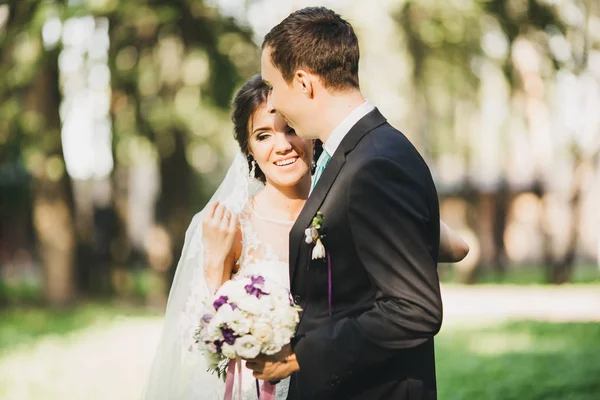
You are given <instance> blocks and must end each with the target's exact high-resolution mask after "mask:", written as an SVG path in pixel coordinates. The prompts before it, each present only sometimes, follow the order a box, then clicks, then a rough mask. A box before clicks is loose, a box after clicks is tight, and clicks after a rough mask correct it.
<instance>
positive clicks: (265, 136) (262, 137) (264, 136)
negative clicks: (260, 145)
mask: <svg viewBox="0 0 600 400" xmlns="http://www.w3.org/2000/svg"><path fill="white" fill-rule="evenodd" d="M268 137H269V135H268V134H266V133H261V134H259V135H256V140H258V141H259V142H262V141H263V140H265V139H267V138H268Z"/></svg>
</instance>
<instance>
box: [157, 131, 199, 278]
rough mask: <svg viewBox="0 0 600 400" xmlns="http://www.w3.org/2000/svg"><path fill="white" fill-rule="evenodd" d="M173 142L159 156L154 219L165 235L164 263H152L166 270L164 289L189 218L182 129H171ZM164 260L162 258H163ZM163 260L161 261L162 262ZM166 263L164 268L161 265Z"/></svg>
mask: <svg viewBox="0 0 600 400" xmlns="http://www.w3.org/2000/svg"><path fill="white" fill-rule="evenodd" d="M173 135H174V141H175V146H174V150H173V152H172V153H171V154H170V155H168V156H166V157H164V158H162V159H161V163H160V185H161V186H160V194H159V198H158V201H157V204H156V221H157V224H159V226H162V227H163V228H164V229H165V230H166V232H167V233H168V236H169V250H170V254H169V257H168V265H154V264H153V263H152V262H151V264H152V267H153V268H154V269H155V270H157V271H159V272H162V271H168V274H166V275H164V276H165V279H166V282H165V287H166V289H167V290H168V288H169V287H170V280H171V279H172V276H173V274H174V272H175V267H176V266H177V261H178V260H177V257H178V256H179V253H180V251H181V246H182V244H183V241H184V239H185V231H186V229H187V227H188V224H189V222H190V218H191V215H190V180H191V176H192V170H191V168H190V166H189V164H188V163H187V159H186V155H185V138H184V135H183V133H182V132H179V131H175V132H174V133H173ZM164 261H166V260H164ZM164 261H163V262H164ZM165 267H166V268H165Z"/></svg>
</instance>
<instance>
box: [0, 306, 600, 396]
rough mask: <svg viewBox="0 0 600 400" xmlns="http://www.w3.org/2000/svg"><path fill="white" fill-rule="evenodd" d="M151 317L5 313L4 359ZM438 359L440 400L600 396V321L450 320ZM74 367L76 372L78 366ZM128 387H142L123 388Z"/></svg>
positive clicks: (116, 312)
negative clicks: (48, 340) (46, 342)
mask: <svg viewBox="0 0 600 400" xmlns="http://www.w3.org/2000/svg"><path fill="white" fill-rule="evenodd" d="M148 315H154V316H156V315H160V313H157V312H149V311H145V310H143V309H135V308H126V307H123V306H120V305H119V306H117V305H110V304H82V305H79V306H76V307H73V308H71V309H63V310H47V309H43V308H20V309H13V310H11V311H4V312H2V313H0V360H1V356H2V353H3V351H8V350H10V351H11V352H13V353H14V352H15V351H16V352H19V351H20V350H19V349H20V348H23V349H28V348H30V347H32V345H35V344H36V343H37V342H38V341H40V340H41V339H43V338H45V337H48V336H51V335H56V336H58V335H61V336H62V335H67V334H69V333H71V332H74V331H76V330H78V329H82V328H85V327H87V326H89V325H91V324H95V323H96V324H100V325H97V326H101V324H102V323H103V322H104V321H115V320H117V321H118V318H120V317H121V316H148ZM39 356H40V357H43V354H42V353H40V354H39ZM436 359H437V374H438V393H439V396H438V398H439V399H440V400H597V399H600V324H599V323H550V322H532V321H525V322H513V323H507V324H503V325H497V326H491V327H476V328H471V327H468V328H467V327H464V328H460V327H455V326H452V325H449V326H448V327H445V328H444V329H443V330H442V332H441V333H440V334H439V335H438V336H437V337H436ZM111 365H112V364H111ZM114 367H115V368H118V366H114ZM73 368H74V371H73V372H72V373H73V374H76V368H77V366H76V365H74V366H73ZM98 373H99V374H101V373H102V371H98ZM124 373H125V372H124ZM56 379H63V377H62V376H61V377H56ZM64 379H69V378H68V377H67V378H64ZM0 389H1V388H0ZM126 389H129V392H132V393H133V392H135V390H133V389H131V388H122V389H121V390H123V391H125V392H127V390H126ZM134 389H135V388H134Z"/></svg>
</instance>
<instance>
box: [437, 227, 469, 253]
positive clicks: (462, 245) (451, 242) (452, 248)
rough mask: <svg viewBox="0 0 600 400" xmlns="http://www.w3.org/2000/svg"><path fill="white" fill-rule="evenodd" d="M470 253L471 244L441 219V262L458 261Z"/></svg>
mask: <svg viewBox="0 0 600 400" xmlns="http://www.w3.org/2000/svg"><path fill="white" fill-rule="evenodd" d="M468 253H469V245H468V244H467V242H465V241H464V240H463V239H462V238H461V237H460V236H459V235H458V233H456V231H454V230H453V229H452V228H450V227H449V226H448V225H446V223H445V222H444V221H442V220H441V219H440V253H439V260H438V261H439V262H458V261H460V260H462V259H463V258H465V257H466V256H467V254H468Z"/></svg>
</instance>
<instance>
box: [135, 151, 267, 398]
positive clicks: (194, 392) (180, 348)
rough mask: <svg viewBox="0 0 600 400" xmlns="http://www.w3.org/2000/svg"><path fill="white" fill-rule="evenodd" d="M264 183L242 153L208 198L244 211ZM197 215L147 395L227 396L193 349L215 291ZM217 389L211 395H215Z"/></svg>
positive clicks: (171, 297) (187, 239)
mask: <svg viewBox="0 0 600 400" xmlns="http://www.w3.org/2000/svg"><path fill="white" fill-rule="evenodd" d="M263 187H264V185H263V184H262V183H261V182H260V181H259V180H257V179H255V178H254V177H250V173H249V170H248V161H247V159H246V157H245V156H244V155H243V154H242V153H241V152H238V154H237V155H236V157H235V159H234V161H233V163H232V165H231V167H229V170H228V171H227V175H226V176H225V179H224V180H223V182H221V185H220V186H219V188H218V189H217V191H216V192H215V193H214V195H213V196H212V198H211V199H210V202H209V203H212V202H214V201H220V202H222V203H224V204H225V205H226V206H227V208H228V209H229V210H231V211H232V212H236V213H239V212H241V211H242V210H243V209H244V207H245V206H246V204H247V201H248V200H249V199H250V198H251V197H252V196H254V195H255V194H256V193H258V192H259V191H260V190H261V189H262V188H263ZM204 213H205V209H203V210H202V211H200V212H199V213H198V214H196V215H195V216H194V218H193V219H192V221H191V223H190V225H189V227H188V229H187V231H186V234H185V243H184V245H183V250H182V252H181V257H180V259H179V263H178V264H177V270H176V272H175V277H174V279H173V284H172V286H171V291H170V293H169V299H168V302H167V310H166V314H165V319H164V327H163V332H162V337H161V339H160V342H159V345H158V349H157V352H156V355H155V358H154V361H153V364H152V366H151V369H150V374H149V378H148V381H147V383H146V387H145V389H144V392H143V395H142V399H143V400H182V399H199V398H215V397H219V396H220V397H222V394H221V393H222V391H223V387H224V384H223V381H222V380H221V379H219V378H217V376H216V375H214V374H211V373H209V372H207V368H208V367H207V364H206V363H205V361H204V357H203V356H202V355H201V354H200V353H199V352H198V351H193V352H191V351H190V348H191V346H192V345H193V334H194V331H195V329H196V328H197V326H198V325H199V322H200V313H201V308H202V302H203V300H205V299H206V298H207V296H208V295H209V294H210V293H209V289H208V287H207V284H206V280H205V278H204V262H203V257H204V249H203V245H202V219H203V217H204ZM210 393H212V395H210Z"/></svg>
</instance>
